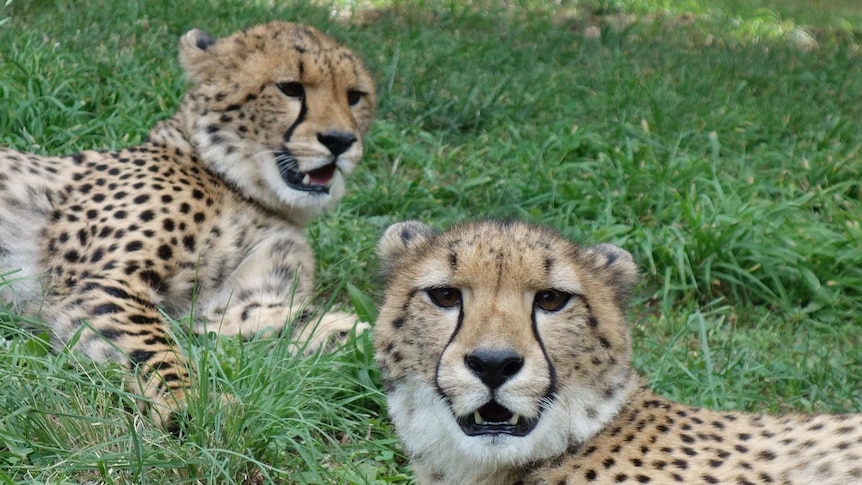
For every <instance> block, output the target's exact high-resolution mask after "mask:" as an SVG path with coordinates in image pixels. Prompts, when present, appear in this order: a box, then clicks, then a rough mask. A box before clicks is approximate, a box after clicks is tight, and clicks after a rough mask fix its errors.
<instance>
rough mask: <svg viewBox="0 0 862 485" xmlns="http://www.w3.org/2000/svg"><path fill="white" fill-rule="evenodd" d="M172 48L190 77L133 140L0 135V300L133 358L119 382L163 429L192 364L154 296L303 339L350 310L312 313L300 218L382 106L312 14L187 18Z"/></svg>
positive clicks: (203, 326)
mask: <svg viewBox="0 0 862 485" xmlns="http://www.w3.org/2000/svg"><path fill="white" fill-rule="evenodd" d="M179 52H180V61H181V63H182V66H183V69H184V71H185V75H186V77H187V79H188V80H189V81H190V83H191V87H190V89H189V90H188V92H187V93H186V95H185V96H184V98H183V100H182V102H181V103H180V105H179V108H178V110H177V112H176V114H175V115H174V116H173V117H172V118H170V119H168V120H166V121H164V122H161V123H159V124H157V125H156V126H155V127H154V128H153V129H152V131H151V132H150V134H149V137H148V138H147V140H146V141H145V142H144V143H143V144H142V145H139V146H136V147H132V148H126V149H123V150H120V151H117V152H96V151H88V152H83V153H79V154H75V155H71V156H59V157H45V156H38V155H32V154H27V153H18V152H15V151H12V150H8V149H0V270H2V278H3V282H4V283H5V285H4V286H3V287H2V291H1V292H0V299H2V301H3V302H5V303H7V304H11V305H12V307H13V309H14V310H15V311H17V312H21V313H25V314H29V315H35V316H38V317H41V318H43V319H45V320H46V321H47V322H49V324H50V326H51V328H52V329H53V334H54V335H53V336H54V341H55V344H56V345H57V346H64V345H68V344H69V342H76V344H75V347H76V348H77V349H79V350H80V351H82V352H83V353H84V354H86V355H87V356H89V357H91V358H93V359H95V360H96V361H115V362H124V363H127V365H128V366H129V367H130V368H131V370H133V371H134V372H130V378H129V388H130V389H131V390H132V391H133V392H135V393H138V394H140V395H142V396H143V397H144V398H145V399H143V400H142V403H150V409H151V411H152V413H151V414H153V416H154V418H155V420H156V422H157V423H159V424H161V425H162V426H165V427H167V428H169V429H170V428H171V427H172V426H174V424H175V423H173V424H172V422H171V421H170V419H169V418H170V417H171V414H172V413H173V412H174V411H178V410H181V409H183V407H184V400H185V393H186V391H187V387H188V385H189V382H190V376H189V370H188V368H187V365H186V363H185V362H184V359H183V358H182V357H181V356H180V355H179V354H178V352H177V349H176V348H175V344H174V342H173V341H172V339H171V337H170V335H169V325H168V323H167V321H166V320H165V318H164V317H163V316H162V314H161V313H160V312H162V311H164V312H166V313H167V314H168V315H170V316H171V317H176V318H181V317H184V316H186V315H189V314H191V315H192V316H193V318H194V321H195V329H194V330H195V331H197V332H218V333H220V334H222V335H242V336H243V337H251V336H254V335H259V334H260V333H276V334H281V333H286V334H287V335H288V336H291V337H292V338H293V339H295V340H297V341H303V342H305V343H304V344H297V345H299V346H301V347H303V348H306V349H309V350H313V349H314V348H316V347H318V346H321V345H325V344H327V343H328V342H331V339H332V338H335V339H343V338H344V336H345V335H347V334H348V333H349V331H350V330H351V328H352V327H353V326H354V323H355V318H354V317H353V316H352V315H348V314H339V313H330V314H326V315H323V316H322V317H320V318H317V317H314V318H313V315H314V313H313V312H312V309H311V308H310V307H309V306H308V300H309V297H310V296H311V295H312V291H313V285H314V254H313V253H312V250H311V247H310V245H309V243H308V241H307V240H306V237H305V236H304V234H303V232H302V229H303V227H304V226H305V224H306V223H307V222H308V221H309V220H311V219H312V218H313V217H315V216H317V215H319V214H321V213H323V212H324V211H325V210H327V209H329V208H330V207H332V206H333V205H334V204H336V203H337V202H338V201H339V199H341V197H342V195H343V193H344V178H345V177H346V176H347V175H348V174H350V173H351V171H352V170H353V169H354V167H355V166H356V164H357V163H358V162H359V160H360V158H361V156H362V135H363V134H365V132H366V131H367V130H368V128H369V126H370V125H371V121H372V117H373V115H374V110H375V105H376V100H375V92H374V85H373V82H372V79H371V76H370V75H369V73H368V71H367V70H366V69H365V67H364V66H363V64H362V62H361V61H360V60H359V58H358V57H357V56H356V54H354V53H353V52H352V51H351V50H350V49H348V48H346V47H344V46H342V45H340V44H338V43H336V42H335V41H334V40H332V39H331V38H329V37H327V36H325V35H324V34H322V33H321V32H319V31H317V30H315V29H313V28H310V27H304V26H300V25H295V24H290V23H286V22H272V23H268V24H264V25H257V26H254V27H251V28H249V29H246V30H243V31H240V32H236V33H234V34H233V35H230V36H228V37H225V38H222V39H215V38H213V37H210V36H209V35H207V34H206V33H204V32H202V31H200V30H197V29H195V30H191V31H189V32H188V33H186V34H185V35H183V36H182V38H180V41H179ZM362 328H363V326H362V325H360V330H361V329H362Z"/></svg>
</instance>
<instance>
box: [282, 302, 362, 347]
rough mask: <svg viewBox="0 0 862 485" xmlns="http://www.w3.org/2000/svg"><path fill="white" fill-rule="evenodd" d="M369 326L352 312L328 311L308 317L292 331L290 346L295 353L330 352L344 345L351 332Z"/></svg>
mask: <svg viewBox="0 0 862 485" xmlns="http://www.w3.org/2000/svg"><path fill="white" fill-rule="evenodd" d="M369 328H371V326H370V325H368V324H367V323H365V322H360V321H359V318H358V317H357V316H356V315H354V314H352V313H344V312H330V313H326V314H324V315H323V316H321V317H320V318H316V317H313V318H310V319H308V321H307V322H304V323H301V324H300V326H299V327H297V329H296V330H295V331H294V334H293V343H292V346H293V347H292V348H293V351H294V352H295V353H302V354H303V355H311V354H313V353H315V352H318V351H323V352H332V351H334V350H335V349H336V348H338V347H340V346H342V345H344V344H345V343H346V342H347V340H348V339H349V338H350V335H351V333H355V334H356V335H359V334H360V333H362V332H364V331H366V330H368V329H369Z"/></svg>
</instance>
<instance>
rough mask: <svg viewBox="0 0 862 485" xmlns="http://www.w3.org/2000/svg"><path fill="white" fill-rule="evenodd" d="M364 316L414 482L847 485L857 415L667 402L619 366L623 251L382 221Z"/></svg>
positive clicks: (501, 227)
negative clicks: (764, 412)
mask: <svg viewBox="0 0 862 485" xmlns="http://www.w3.org/2000/svg"><path fill="white" fill-rule="evenodd" d="M378 253H379V256H380V258H381V260H382V265H383V268H384V272H385V274H386V278H387V284H386V292H385V295H384V301H383V304H382V306H381V308H380V314H379V318H378V320H377V324H376V326H375V349H376V359H377V363H378V364H379V366H380V369H381V371H382V377H383V383H384V386H385V388H386V392H387V394H388V400H389V413H390V415H391V417H392V420H393V422H394V424H395V429H396V431H397V433H398V435H399V437H400V439H401V441H402V443H403V445H404V447H405V449H406V451H407V454H408V455H409V457H410V460H411V463H412V466H413V469H414V471H415V473H416V477H417V482H418V483H419V484H420V485H426V484H488V485H492V484H493V485H501V484H513V483H519V484H526V483H530V484H553V485H557V484H570V485H574V484H619V483H632V484H643V483H653V484H661V485H665V484H670V483H685V484H716V483H718V484H735V485H736V484H763V483H776V484H778V483H780V484H784V485H790V484H794V485H801V484H816V485H830V484H834V485H838V484H841V485H847V484H850V483H862V415H841V416H823V415H820V416H801V415H788V416H776V417H772V416H760V415H750V414H743V413H733V412H716V411H710V410H706V409H699V408H694V407H689V406H685V405H682V404H677V403H674V402H671V401H668V400H666V399H664V398H662V397H659V396H658V395H656V394H653V393H652V392H650V391H649V390H648V389H646V388H645V387H644V385H643V383H642V381H641V379H640V378H639V377H638V375H637V374H636V373H635V372H634V371H633V370H632V366H631V355H630V353H631V350H630V348H631V339H630V333H629V328H628V325H627V323H626V321H625V319H624V315H623V313H624V305H625V302H626V298H627V294H628V293H629V290H630V289H631V287H632V285H633V284H634V283H635V280H636V278H637V268H636V266H635V263H634V261H633V260H632V257H631V255H630V254H629V253H628V252H626V251H624V250H622V249H620V248H618V247H615V246H612V245H609V244H601V245H598V246H596V247H592V248H587V247H581V246H578V245H576V244H574V243H572V242H570V241H568V240H566V239H564V238H563V237H562V236H561V235H559V234H558V233H555V232H553V231H551V230H549V229H545V228H541V227H537V226H533V225H529V224H525V223H519V222H506V223H500V222H477V223H468V224H464V225H460V226H456V227H454V228H453V229H451V230H449V231H447V232H443V233H439V234H438V233H434V232H433V231H432V230H431V229H429V228H428V227H427V226H425V225H423V224H421V223H419V222H404V223H400V224H395V225H393V226H392V227H390V228H389V229H388V230H387V231H386V233H385V234H384V236H383V238H382V239H381V241H380V245H379V249H378Z"/></svg>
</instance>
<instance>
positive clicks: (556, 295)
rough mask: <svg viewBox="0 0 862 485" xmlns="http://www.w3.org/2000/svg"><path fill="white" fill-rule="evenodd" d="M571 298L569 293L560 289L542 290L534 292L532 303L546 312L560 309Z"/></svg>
mask: <svg viewBox="0 0 862 485" xmlns="http://www.w3.org/2000/svg"><path fill="white" fill-rule="evenodd" d="M571 298H572V294H571V293H566V292H565V291H560V290H553V289H551V290H542V291H539V292H538V293H536V298H535V299H534V300H533V304H534V305H535V306H537V307H539V308H541V309H542V310H544V311H546V312H555V311H558V310H561V309H562V308H563V307H564V306H566V303H568V302H569V300H570V299H571Z"/></svg>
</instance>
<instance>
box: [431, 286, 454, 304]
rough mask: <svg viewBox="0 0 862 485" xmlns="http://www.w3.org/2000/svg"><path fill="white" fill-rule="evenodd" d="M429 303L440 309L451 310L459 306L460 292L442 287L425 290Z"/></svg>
mask: <svg viewBox="0 0 862 485" xmlns="http://www.w3.org/2000/svg"><path fill="white" fill-rule="evenodd" d="M425 293H427V294H428V297H429V298H431V301H433V302H434V304H435V305H437V306H439V307H440V308H452V307H454V306H458V305H460V304H461V290H459V289H458V288H450V287H448V286H444V287H441V288H428V289H427V290H425Z"/></svg>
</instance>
